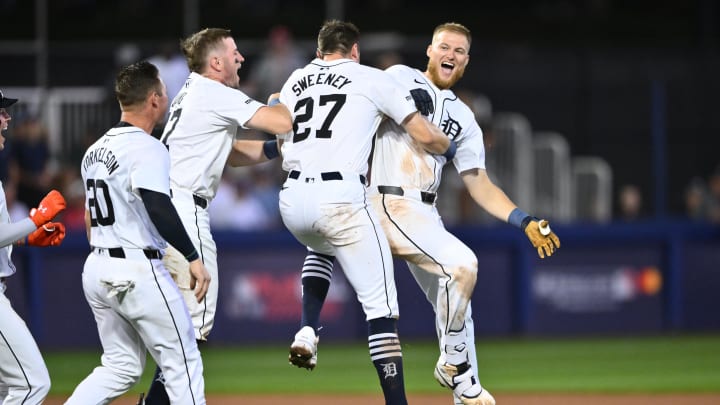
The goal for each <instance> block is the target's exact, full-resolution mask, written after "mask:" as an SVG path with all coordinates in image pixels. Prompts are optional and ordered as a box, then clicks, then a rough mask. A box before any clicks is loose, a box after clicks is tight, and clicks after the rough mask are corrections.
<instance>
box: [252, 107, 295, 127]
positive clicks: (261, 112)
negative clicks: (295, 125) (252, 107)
mask: <svg viewBox="0 0 720 405" xmlns="http://www.w3.org/2000/svg"><path fill="white" fill-rule="evenodd" d="M245 126H246V127H248V128H253V129H258V130H260V131H265V132H267V133H270V134H284V133H286V132H290V131H291V130H292V116H291V115H290V111H289V110H288V109H287V107H285V105H284V104H275V105H272V106H263V107H260V108H259V109H258V110H257V111H256V112H255V114H253V116H252V118H250V119H249V120H248V121H247V122H246V123H245Z"/></svg>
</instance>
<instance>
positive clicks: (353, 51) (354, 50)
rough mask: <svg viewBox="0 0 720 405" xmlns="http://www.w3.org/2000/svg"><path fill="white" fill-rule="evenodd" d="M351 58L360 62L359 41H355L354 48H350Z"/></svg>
mask: <svg viewBox="0 0 720 405" xmlns="http://www.w3.org/2000/svg"><path fill="white" fill-rule="evenodd" d="M350 59H352V60H354V61H355V62H358V63H359V62H360V46H359V45H358V43H357V42H356V43H354V44H353V46H352V48H351V49H350Z"/></svg>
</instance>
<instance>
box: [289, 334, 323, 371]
mask: <svg viewBox="0 0 720 405" xmlns="http://www.w3.org/2000/svg"><path fill="white" fill-rule="evenodd" d="M319 340H320V338H319V337H317V336H315V331H314V330H313V328H311V327H309V326H303V327H302V328H301V329H300V330H299V331H298V333H296V334H295V341H293V342H292V344H291V345H290V355H289V356H288V360H289V361H290V364H293V365H295V366H297V367H300V368H306V369H308V370H310V371H312V369H314V368H315V366H316V365H317V345H318V341H319Z"/></svg>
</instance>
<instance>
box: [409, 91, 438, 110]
mask: <svg viewBox="0 0 720 405" xmlns="http://www.w3.org/2000/svg"><path fill="white" fill-rule="evenodd" d="M410 95H411V96H412V98H413V100H414V101H415V107H416V108H417V109H418V111H420V114H422V115H424V116H426V117H427V116H428V115H430V114H432V113H434V112H435V106H434V105H433V101H432V97H430V93H428V92H427V90H425V89H420V88H418V89H412V90H410Z"/></svg>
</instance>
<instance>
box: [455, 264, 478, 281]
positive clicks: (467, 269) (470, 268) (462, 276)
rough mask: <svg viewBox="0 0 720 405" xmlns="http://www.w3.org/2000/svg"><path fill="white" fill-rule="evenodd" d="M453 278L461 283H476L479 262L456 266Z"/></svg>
mask: <svg viewBox="0 0 720 405" xmlns="http://www.w3.org/2000/svg"><path fill="white" fill-rule="evenodd" d="M453 279H454V280H455V281H456V282H458V283H461V284H465V285H475V281H476V280H477V262H475V265H472V264H461V265H459V266H457V267H456V268H455V271H454V272H453Z"/></svg>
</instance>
